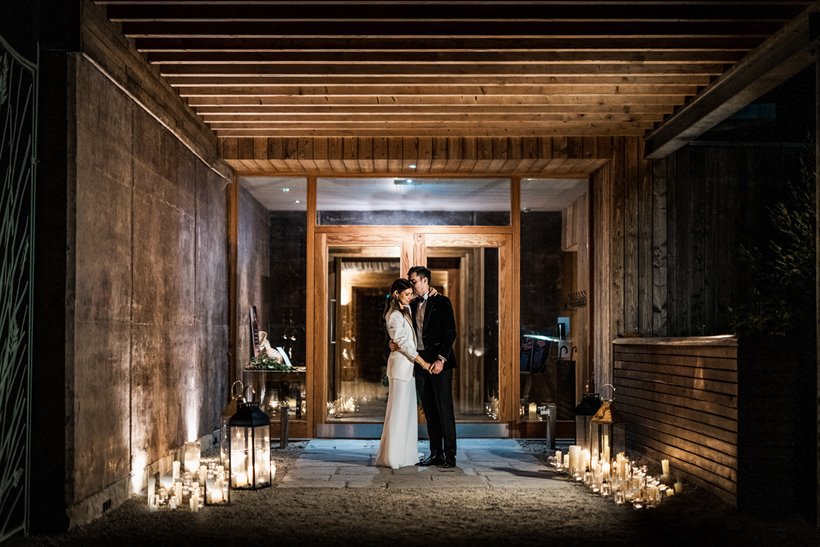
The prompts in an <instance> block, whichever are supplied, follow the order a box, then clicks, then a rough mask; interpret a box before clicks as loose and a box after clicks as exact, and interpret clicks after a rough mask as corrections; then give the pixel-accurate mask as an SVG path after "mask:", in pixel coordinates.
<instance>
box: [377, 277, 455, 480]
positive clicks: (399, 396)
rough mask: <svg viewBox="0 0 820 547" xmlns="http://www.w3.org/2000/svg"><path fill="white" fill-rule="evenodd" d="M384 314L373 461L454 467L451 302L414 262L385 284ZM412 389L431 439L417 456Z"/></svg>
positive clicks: (378, 462) (453, 317)
mask: <svg viewBox="0 0 820 547" xmlns="http://www.w3.org/2000/svg"><path fill="white" fill-rule="evenodd" d="M384 319H385V322H386V324H387V332H388V334H389V335H390V350H391V351H390V357H389V358H388V360H387V378H388V381H389V386H390V387H389V392H388V395H387V412H386V413H385V416H384V429H383V431H382V437H381V441H380V443H379V452H378V454H377V456H376V465H378V466H382V467H391V468H393V469H398V468H399V467H405V466H409V465H420V466H430V465H436V466H438V467H455V466H456V420H455V413H454V411H453V369H454V368H455V366H456V363H455V356H454V354H453V342H455V339H456V321H455V316H454V314H453V305H452V304H451V303H450V299H449V298H447V297H446V296H444V295H442V294H439V293H437V292H436V290H435V289H431V287H430V270H428V269H427V268H425V267H424V266H413V267H412V268H410V271H409V272H408V273H407V279H405V278H403V277H402V278H399V279H397V280H395V281H394V282H393V285H392V286H391V287H390V294H389V295H388V298H387V304H386V306H385V311H384ZM413 380H415V382H414V381H413ZM416 393H418V398H419V399H420V400H421V407H422V409H423V410H424V416H425V418H426V419H427V434H428V437H429V438H430V455H429V456H428V457H426V458H424V459H422V460H421V461H419V459H418V411H417V410H416Z"/></svg>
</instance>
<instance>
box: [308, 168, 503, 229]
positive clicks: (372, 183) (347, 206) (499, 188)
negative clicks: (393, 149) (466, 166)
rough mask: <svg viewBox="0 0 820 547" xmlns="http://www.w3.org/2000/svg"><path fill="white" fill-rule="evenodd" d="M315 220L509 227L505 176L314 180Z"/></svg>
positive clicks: (371, 224) (368, 223) (324, 222)
mask: <svg viewBox="0 0 820 547" xmlns="http://www.w3.org/2000/svg"><path fill="white" fill-rule="evenodd" d="M316 208H317V212H316V215H317V219H316V222H317V224H321V225H359V226H362V225H366V226H373V225H382V226H387V225H390V226H402V225H408V226H444V225H448V226H509V224H510V181H509V179H432V178H419V179H415V178H414V179H409V178H394V177H388V178H367V179H356V178H320V179H319V180H318V181H317V187H316Z"/></svg>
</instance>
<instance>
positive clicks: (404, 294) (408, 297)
mask: <svg viewBox="0 0 820 547" xmlns="http://www.w3.org/2000/svg"><path fill="white" fill-rule="evenodd" d="M412 300H413V289H404V290H403V291H401V292H400V293H399V303H400V304H401V307H402V308H404V307H405V306H409V305H410V302H411V301H412Z"/></svg>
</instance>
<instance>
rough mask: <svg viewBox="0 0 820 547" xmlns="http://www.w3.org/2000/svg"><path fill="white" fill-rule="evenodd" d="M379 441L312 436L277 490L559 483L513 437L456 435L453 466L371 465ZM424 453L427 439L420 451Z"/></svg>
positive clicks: (483, 486)
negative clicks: (394, 466)
mask: <svg viewBox="0 0 820 547" xmlns="http://www.w3.org/2000/svg"><path fill="white" fill-rule="evenodd" d="M378 449H379V442H378V441H376V440H355V439H312V440H311V441H309V442H308V444H307V446H306V447H305V449H304V451H303V452H302V454H301V455H300V456H299V458H298V459H297V460H296V461H295V462H294V463H293V464H292V465H291V467H290V468H289V469H288V470H287V472H286V474H285V476H284V477H283V478H282V482H281V483H279V484H278V487H279V488H380V489H385V488H386V489H409V488H433V489H439V488H490V489H492V488H503V489H507V488H533V489H543V488H551V487H554V486H558V485H560V484H561V482H560V481H558V480H556V479H554V478H553V477H552V475H551V474H549V473H547V470H546V468H545V466H544V465H542V464H541V463H539V462H538V459H537V458H536V457H535V456H533V455H532V454H529V453H527V452H524V450H523V449H522V448H521V445H520V444H519V443H518V442H516V441H515V440H514V439H459V441H458V456H457V458H456V462H457V467H456V468H453V469H442V468H438V467H417V466H411V467H402V468H400V469H387V468H383V467H376V466H375V459H376V453H377V452H378ZM427 454H429V448H428V446H427V442H426V441H420V442H419V455H420V457H424V456H426V455H427Z"/></svg>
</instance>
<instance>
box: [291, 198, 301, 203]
mask: <svg viewBox="0 0 820 547" xmlns="http://www.w3.org/2000/svg"><path fill="white" fill-rule="evenodd" d="M293 203H302V202H301V201H299V200H298V199H297V200H296V201H294V202H293Z"/></svg>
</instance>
